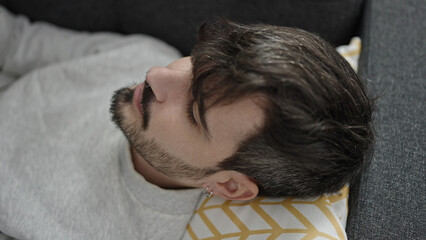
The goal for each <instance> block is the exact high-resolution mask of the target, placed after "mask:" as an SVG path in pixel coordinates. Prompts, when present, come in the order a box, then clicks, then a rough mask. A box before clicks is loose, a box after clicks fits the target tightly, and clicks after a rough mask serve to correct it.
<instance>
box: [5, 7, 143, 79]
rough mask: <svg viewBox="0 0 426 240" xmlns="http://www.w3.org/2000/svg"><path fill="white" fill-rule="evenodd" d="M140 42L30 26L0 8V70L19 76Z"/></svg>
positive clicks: (121, 37)
mask: <svg viewBox="0 0 426 240" xmlns="http://www.w3.org/2000/svg"><path fill="white" fill-rule="evenodd" d="M138 40H140V36H139V37H138V36H132V37H124V36H122V35H119V34H114V33H88V32H77V31H73V30H68V29H63V28H59V27H56V26H54V25H52V24H49V23H43V22H34V23H31V22H30V21H29V20H28V18H26V17H25V16H15V15H13V14H11V13H10V12H8V10H7V9H5V8H4V7H2V6H0V69H1V71H2V72H4V73H7V74H8V75H13V76H15V77H19V76H21V75H24V74H25V73H27V72H29V71H31V70H33V69H36V68H40V67H43V66H47V65H50V64H54V63H58V62H63V61H67V60H72V59H76V58H79V57H82V56H86V55H90V54H96V53H99V52H102V51H107V50H110V49H114V48H117V47H120V46H123V45H126V44H130V43H134V42H137V41H138Z"/></svg>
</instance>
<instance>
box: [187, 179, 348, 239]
mask: <svg viewBox="0 0 426 240" xmlns="http://www.w3.org/2000/svg"><path fill="white" fill-rule="evenodd" d="M348 195H349V187H344V188H343V189H342V190H341V191H340V192H338V193H337V194H334V195H329V196H325V195H324V196H321V197H317V198H313V199H298V198H265V197H258V198H255V199H254V200H252V201H248V202H240V201H229V200H223V199H221V198H219V197H212V198H208V199H204V200H202V201H201V202H200V204H199V206H198V207H197V210H196V211H195V213H194V216H193V217H192V219H191V221H190V223H189V224H188V226H187V229H186V232H185V235H184V236H183V239H184V240H195V239H205V240H210V239H211V240H213V239H229V240H231V239H232V240H233V239H240V240H245V239H247V240H254V239H262V240H264V239H304V240H305V239H306V240H307V239H346V233H345V230H344V226H345V225H346V217H347V213H348V208H347V200H348Z"/></svg>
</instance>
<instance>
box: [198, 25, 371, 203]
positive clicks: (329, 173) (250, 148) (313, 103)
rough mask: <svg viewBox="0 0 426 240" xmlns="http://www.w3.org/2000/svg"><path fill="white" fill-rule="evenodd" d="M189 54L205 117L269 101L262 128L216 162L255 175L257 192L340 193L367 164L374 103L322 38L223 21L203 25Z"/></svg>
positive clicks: (200, 108)
mask: <svg viewBox="0 0 426 240" xmlns="http://www.w3.org/2000/svg"><path fill="white" fill-rule="evenodd" d="M191 56H192V63H193V83H192V93H193V95H194V98H195V100H196V101H197V102H198V105H199V110H200V113H201V115H204V113H205V111H207V110H208V108H209V107H212V106H214V105H216V104H229V103H232V102H233V101H235V100H238V99H241V98H243V97H247V96H253V95H256V94H257V95H261V96H263V98H264V99H265V101H264V104H262V105H263V109H264V112H265V122H264V126H263V127H262V128H261V129H260V131H258V132H257V133H256V134H254V135H252V136H250V137H249V138H248V139H246V140H245V141H243V142H242V143H241V144H240V146H239V148H238V150H237V151H236V153H235V154H234V155H233V156H232V157H230V158H228V159H225V160H224V161H222V162H221V163H220V164H219V165H218V167H219V168H220V169H222V170H235V171H238V172H241V173H243V174H245V175H247V176H248V177H250V178H251V179H253V181H254V182H256V183H257V185H258V187H259V190H260V192H259V194H260V195H264V196H272V197H275V196H295V197H310V196H317V195H320V194H323V193H331V192H336V191H338V190H339V189H341V188H342V187H343V186H344V185H345V184H346V183H349V182H350V181H351V180H352V179H354V177H355V176H356V175H357V174H358V173H359V172H360V171H361V169H362V168H363V166H364V165H365V163H366V162H367V160H366V156H365V155H366V151H367V150H368V149H369V148H370V146H371V145H372V143H373V141H374V135H373V129H372V106H373V105H372V102H371V101H370V99H369V98H368V97H367V94H366V91H365V89H364V86H363V84H362V82H361V81H360V79H359V78H358V76H357V75H356V73H355V72H354V71H353V69H352V68H351V67H350V65H349V64H348V63H347V62H346V60H345V59H343V58H342V57H341V56H340V55H339V54H338V53H337V52H336V51H335V49H334V48H333V47H332V46H331V45H330V44H328V43H327V42H326V41H324V40H323V39H322V38H320V37H319V36H317V35H315V34H312V33H309V32H306V31H303V30H300V29H294V28H287V27H281V26H271V25H264V24H254V25H243V24H238V23H235V22H231V21H229V20H226V19H219V20H217V21H215V22H213V23H210V24H204V25H202V26H201V28H200V29H199V35H198V42H197V44H196V45H195V47H194V48H193V51H192V53H191ZM202 123H203V125H204V126H205V121H204V120H203V121H202Z"/></svg>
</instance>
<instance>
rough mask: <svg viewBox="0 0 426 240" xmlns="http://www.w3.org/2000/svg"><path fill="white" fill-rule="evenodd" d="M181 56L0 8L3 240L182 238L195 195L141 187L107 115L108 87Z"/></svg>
mask: <svg viewBox="0 0 426 240" xmlns="http://www.w3.org/2000/svg"><path fill="white" fill-rule="evenodd" d="M178 57H179V54H178V52H177V51H176V50H174V49H173V48H171V47H169V46H167V45H166V44H164V43H162V42H160V41H158V40H156V39H153V38H150V37H147V36H136V37H127V38H123V37H121V36H118V35H113V34H106V33H105V34H88V33H76V32H72V31H68V30H63V29H58V28H56V27H54V26H51V25H48V24H42V23H36V24H30V23H29V22H28V20H26V19H25V18H23V17H20V18H16V17H14V16H12V15H11V14H9V13H8V12H7V11H6V10H5V9H3V8H1V7H0V67H1V69H2V72H1V73H0V232H2V233H3V234H1V233H0V239H7V236H10V237H13V238H16V239H43V240H44V239H180V238H181V236H182V234H183V232H184V231H185V227H186V225H187V222H188V221H189V219H190V217H191V216H192V214H193V211H194V208H195V207H196V204H197V202H198V200H199V198H200V193H201V192H200V190H195V189H193V190H164V189H161V188H159V187H157V186H155V185H152V184H150V183H148V182H146V181H145V179H144V178H143V177H142V176H141V175H139V174H138V173H137V172H135V171H134V168H133V164H132V162H131V156H130V151H129V145H128V142H127V141H126V139H125V137H124V136H123V134H122V133H121V132H120V131H119V130H118V129H117V128H116V127H115V126H114V124H113V123H112V122H111V121H110V114H109V105H110V99H111V96H112V93H113V91H114V90H116V89H118V88H121V87H123V86H128V85H130V84H131V83H137V82H141V81H142V80H143V79H144V75H145V73H146V71H147V70H148V69H149V68H150V67H152V66H163V65H167V64H168V63H170V62H171V61H173V60H175V59H176V58H178Z"/></svg>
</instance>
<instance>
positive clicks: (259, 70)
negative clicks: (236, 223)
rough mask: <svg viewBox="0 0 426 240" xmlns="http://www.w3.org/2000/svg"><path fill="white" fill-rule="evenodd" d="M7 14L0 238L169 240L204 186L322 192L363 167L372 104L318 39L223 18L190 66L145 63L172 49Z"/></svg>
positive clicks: (241, 193)
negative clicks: (64, 28) (37, 22)
mask: <svg viewBox="0 0 426 240" xmlns="http://www.w3.org/2000/svg"><path fill="white" fill-rule="evenodd" d="M2 14H3V15H0V17H2V18H3V19H1V21H0V24H3V25H0V26H1V28H0V30H1V31H12V33H13V34H2V36H7V37H6V40H3V42H0V43H2V44H3V45H0V46H1V48H0V51H2V52H3V53H5V54H2V59H1V64H2V69H3V71H4V72H5V73H7V74H8V75H9V77H8V79H9V81H12V83H9V84H7V85H6V86H5V87H3V88H2V91H1V92H0V112H1V113H0V114H1V118H2V119H1V123H0V129H1V130H2V136H1V137H0V146H1V152H2V156H1V159H0V160H1V166H2V168H1V169H0V186H1V192H0V193H1V196H0V231H1V232H3V233H4V234H6V235H9V236H12V237H14V238H18V239H28V238H31V239H87V238H95V239H179V238H180V237H181V235H182V233H183V231H184V228H185V226H186V223H187V222H188V219H189V218H190V217H191V215H192V211H193V209H194V207H195V205H196V203H197V201H198V199H199V195H200V190H198V189H205V192H206V193H207V194H208V195H211V194H214V195H216V196H219V197H222V198H225V199H232V200H250V199H253V198H254V197H256V196H258V195H264V196H300V197H306V196H316V195H320V194H323V193H329V192H334V191H337V190H339V189H340V188H341V187H343V185H344V184H346V183H348V182H350V180H352V179H353V178H354V177H355V176H356V174H357V173H358V172H359V171H360V170H361V169H362V167H363V165H364V163H365V159H364V154H365V152H366V150H367V149H368V148H369V146H370V145H371V143H372V140H373V136H372V129H371V112H372V109H371V103H370V101H369V99H368V97H367V96H366V94H365V90H364V88H363V86H362V83H361V82H360V80H359V79H358V77H357V76H356V74H355V73H354V72H353V70H352V69H351V68H350V66H349V65H348V64H347V63H346V62H345V60H344V59H343V58H341V57H340V56H339V55H338V54H337V53H336V52H335V50H334V49H333V48H332V47H331V46H329V45H328V44H327V43H325V42H324V41H323V40H322V39H321V38H319V37H317V36H315V35H312V34H310V33H307V32H305V31H302V30H295V29H289V28H283V27H276V26H268V25H248V26H245V25H239V24H237V23H233V22H229V21H226V20H219V21H217V22H215V23H213V24H210V25H203V26H202V27H201V28H200V32H199V36H198V43H197V44H196V46H195V47H194V49H193V52H192V54H191V56H190V57H185V58H181V59H178V60H176V61H174V62H172V63H171V64H169V65H167V66H166V67H153V68H150V67H151V66H156V65H160V64H164V63H165V62H166V61H170V60H171V59H175V58H176V56H177V54H176V52H175V51H174V50H173V49H171V48H170V47H168V46H166V45H165V44H163V43H158V42H157V41H155V40H153V39H151V38H149V37H146V36H139V37H135V38H131V39H130V40H129V39H126V40H123V39H121V38H119V37H117V36H113V35H101V36H99V35H95V36H88V35H87V34H86V35H81V33H80V35H79V34H78V33H71V32H67V31H65V30H60V29H56V28H55V27H53V26H50V25H46V24H34V25H31V24H29V23H28V21H27V20H25V19H23V18H18V19H15V18H14V17H13V16H11V15H10V14H8V13H7V12H6V11H5V10H4V9H2ZM8 24H9V25H8ZM10 24H14V25H12V26H19V27H17V28H12V27H10V26H11V25H10ZM1 31H0V32H1ZM46 36H48V37H46ZM75 36H77V37H75ZM11 37H12V39H10V38H11ZM13 37H14V38H17V39H13ZM76 38H77V39H79V40H80V41H81V42H85V41H86V43H87V42H90V41H91V42H90V44H81V45H80V44H76V45H72V43H75V42H76V40H75V39H76ZM69 39H71V40H69ZM46 41H47V42H48V43H47V44H46ZM49 42H50V44H49ZM64 42H65V43H69V44H70V45H72V47H75V48H73V51H71V53H68V55H67V54H64V52H60V51H65V52H66V50H58V49H63V47H64ZM77 42H78V41H77ZM55 44H58V45H61V48H57V49H55V48H54V47H55ZM34 45H37V46H38V47H40V46H41V48H42V49H36V50H34V48H31V46H34ZM46 45H47V46H49V48H48V50H47V51H46V53H44V52H43V51H42V50H43V46H46ZM93 45H96V47H93ZM123 45H127V46H125V47H123ZM99 46H101V47H99ZM118 46H121V47H118ZM50 47H52V48H50ZM69 47H70V46H68V48H69ZM114 48H116V50H111V49H114ZM44 50H46V49H44ZM54 50H55V51H54ZM107 50H108V51H107ZM56 51H58V53H57V54H56ZM42 53H43V54H44V55H42ZM38 54H40V55H42V56H43V57H40V55H38ZM88 54H93V55H92V56H86V55H88ZM35 56H36V57H35ZM62 56H66V57H62ZM84 56H86V57H84ZM34 59H37V60H39V61H32V60H34ZM57 59H59V60H57ZM64 60H66V61H64ZM57 62H61V63H57ZM148 65H149V66H148ZM148 69H149V70H148ZM146 70H148V71H147V72H146V74H145V71H146ZM16 76H18V77H17V78H19V80H18V79H16V80H14V78H16ZM141 78H145V79H146V80H145V81H143V80H142V79H141ZM10 79H12V80H10ZM136 79H139V82H138V83H136V84H132V85H131V86H130V87H125V88H121V89H120V90H117V91H115V93H114V95H113V98H112V103H111V105H110V106H109V103H108V102H109V98H110V95H111V93H112V92H113V90H116V89H117V88H118V87H119V86H122V85H123V84H129V83H130V82H134V81H135V80H136ZM108 109H109V110H110V112H111V115H112V120H113V122H114V123H115V125H116V126H118V128H119V129H121V131H122V132H119V131H117V129H116V128H115V127H114V126H113V124H111V122H110V121H109V116H108ZM122 133H124V136H125V137H124V136H123V134H122Z"/></svg>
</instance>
